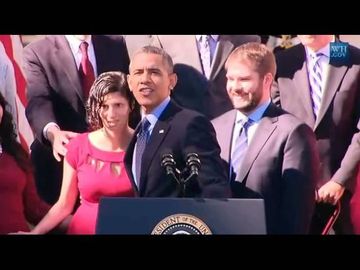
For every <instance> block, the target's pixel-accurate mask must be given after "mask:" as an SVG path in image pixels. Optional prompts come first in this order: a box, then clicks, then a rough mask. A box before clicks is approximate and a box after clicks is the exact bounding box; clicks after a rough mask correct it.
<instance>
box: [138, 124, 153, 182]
mask: <svg viewBox="0 0 360 270" xmlns="http://www.w3.org/2000/svg"><path fill="white" fill-rule="evenodd" d="M149 127H150V122H149V121H148V120H147V119H146V117H145V118H144V119H143V121H142V122H141V128H140V131H139V133H138V135H137V140H136V156H135V162H136V164H135V171H136V176H135V182H136V183H137V185H138V187H139V186H140V177H141V163H142V156H143V154H144V150H145V147H146V144H147V141H148V139H149Z"/></svg>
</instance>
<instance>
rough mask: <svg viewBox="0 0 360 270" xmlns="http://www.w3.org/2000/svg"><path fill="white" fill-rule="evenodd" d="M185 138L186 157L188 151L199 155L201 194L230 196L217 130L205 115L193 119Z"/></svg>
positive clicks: (206, 196)
mask: <svg viewBox="0 0 360 270" xmlns="http://www.w3.org/2000/svg"><path fill="white" fill-rule="evenodd" d="M186 134H187V135H186V138H185V140H184V146H183V149H184V152H183V154H184V159H186V155H187V154H188V153H191V152H194V153H197V154H198V155H199V158H200V161H201V168H200V171H199V175H198V177H197V180H198V183H199V186H200V189H201V196H202V197H204V198H210V197H220V198H228V197H230V186H229V184H228V181H227V179H226V174H225V168H224V166H223V162H222V160H221V158H220V147H219V144H218V142H217V140H216V135H215V130H214V128H213V126H212V124H211V123H210V121H209V120H207V119H206V118H205V117H204V116H198V117H195V118H194V119H193V121H191V123H190V125H189V126H188V129H187V132H186Z"/></svg>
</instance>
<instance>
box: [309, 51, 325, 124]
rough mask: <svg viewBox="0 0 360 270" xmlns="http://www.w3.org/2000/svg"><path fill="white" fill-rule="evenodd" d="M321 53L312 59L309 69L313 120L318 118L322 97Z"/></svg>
mask: <svg viewBox="0 0 360 270" xmlns="http://www.w3.org/2000/svg"><path fill="white" fill-rule="evenodd" d="M322 55H323V54H322V53H317V54H316V56H313V57H312V60H311V61H310V66H309V67H310V68H309V82H310V87H311V99H312V105H313V111H314V116H315V118H317V117H318V114H319V110H320V105H321V100H322V96H323V89H322V85H323V77H322V76H323V74H322V70H321V66H320V64H319V60H320V57H321V56H322Z"/></svg>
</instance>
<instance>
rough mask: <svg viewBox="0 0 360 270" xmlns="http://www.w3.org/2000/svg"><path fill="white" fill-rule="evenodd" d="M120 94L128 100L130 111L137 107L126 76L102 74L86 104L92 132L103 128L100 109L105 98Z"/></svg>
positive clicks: (122, 74)
mask: <svg viewBox="0 0 360 270" xmlns="http://www.w3.org/2000/svg"><path fill="white" fill-rule="evenodd" d="M115 92H119V93H120V94H121V96H123V97H124V98H126V100H127V101H128V103H129V106H130V110H131V111H133V109H134V107H135V99H134V97H133V95H132V93H131V92H130V89H129V86H128V83H127V80H126V75H125V74H124V73H122V72H120V71H109V72H104V73H102V74H100V75H99V76H98V77H97V79H96V80H95V82H94V83H93V85H92V86H91V89H90V94H89V98H88V100H87V103H86V113H87V118H88V122H89V126H90V129H91V130H96V129H99V128H102V127H103V123H102V121H101V119H100V108H101V106H102V104H103V102H104V98H105V96H106V95H107V94H109V93H115Z"/></svg>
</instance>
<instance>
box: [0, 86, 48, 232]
mask: <svg viewBox="0 0 360 270" xmlns="http://www.w3.org/2000/svg"><path fill="white" fill-rule="evenodd" d="M6 108H7V102H6V101H5V98H4V97H3V96H2V95H1V92H0V205H1V207H0V217H1V218H0V234H7V233H10V232H13V231H17V230H21V231H25V232H28V231H30V227H29V225H30V224H36V223H38V222H39V221H40V220H41V218H43V216H44V215H45V214H46V213H47V211H48V210H49V209H50V206H49V205H48V204H46V203H45V202H43V201H42V200H41V199H40V198H39V196H38V194H37V191H36V187H35V182H34V178H33V172H32V167H31V162H30V158H29V155H28V154H27V152H26V151H25V150H24V149H23V148H22V146H21V144H20V143H18V142H17V140H16V137H17V135H16V131H15V126H14V124H13V117H12V115H11V114H10V112H8V111H7V109H6Z"/></svg>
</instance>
